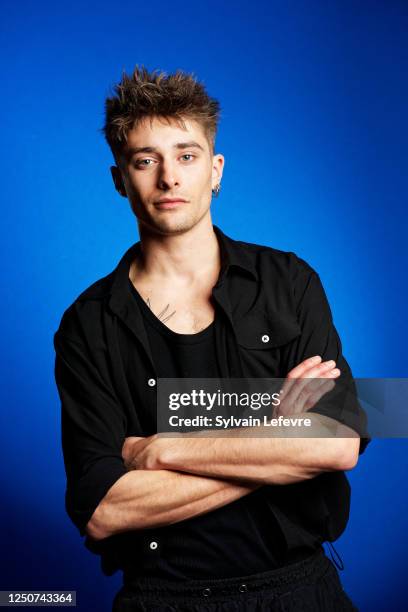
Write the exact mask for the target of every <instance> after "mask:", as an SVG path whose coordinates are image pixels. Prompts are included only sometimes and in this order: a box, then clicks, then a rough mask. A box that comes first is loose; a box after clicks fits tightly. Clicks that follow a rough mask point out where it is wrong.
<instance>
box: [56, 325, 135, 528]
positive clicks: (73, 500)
mask: <svg viewBox="0 0 408 612" xmlns="http://www.w3.org/2000/svg"><path fill="white" fill-rule="evenodd" d="M54 347H55V352H56V357H55V380H56V383H57V387H58V393H59V396H60V400H61V428H62V449H63V455H64V464H65V471H66V477H67V487H66V495H65V503H66V510H67V513H68V515H69V517H70V518H71V520H72V522H73V523H74V524H75V525H76V526H77V528H78V529H79V531H80V534H81V535H86V532H85V527H86V524H87V523H88V521H89V519H90V518H91V516H92V514H93V512H94V511H95V509H96V507H97V506H98V504H99V502H100V501H101V500H102V498H103V497H104V496H105V494H106V493H107V491H108V490H109V489H110V487H111V486H112V485H113V484H114V483H115V482H116V481H117V480H118V479H119V478H120V477H121V476H123V475H124V474H125V473H126V471H127V470H126V468H125V466H124V462H123V459H122V445H123V442H124V439H125V432H126V417H125V414H124V412H123V410H122V408H121V406H120V402H119V401H118V399H117V397H116V396H115V393H114V390H113V388H112V385H111V384H110V383H109V381H107V380H104V379H103V377H102V376H101V374H100V372H99V371H98V368H97V367H96V365H95V363H94V360H93V359H92V355H91V353H90V350H89V349H88V347H87V346H85V344H82V343H81V342H80V341H79V340H78V339H77V338H75V339H72V338H69V337H67V336H65V335H64V334H63V333H61V331H60V330H58V331H57V332H56V333H55V335H54Z"/></svg>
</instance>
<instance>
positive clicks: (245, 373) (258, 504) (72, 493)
mask: <svg viewBox="0 0 408 612" xmlns="http://www.w3.org/2000/svg"><path fill="white" fill-rule="evenodd" d="M214 231H215V233H216V236H217V239H218V241H219V245H220V249H221V260H222V267H221V272H220V275H219V278H218V281H217V283H216V285H215V286H214V287H213V290H212V297H213V300H214V302H215V304H216V307H217V316H218V317H219V318H220V321H222V323H223V324H222V325H215V326H214V329H213V332H214V340H215V348H216V351H217V363H218V374H219V375H220V376H222V377H226V378H228V377H248V378H257V377H266V378H267V377H271V378H272V377H276V378H284V377H285V376H286V374H287V373H288V372H289V371H290V370H291V369H292V368H294V367H295V366H296V365H297V364H299V363H300V362H301V361H303V360H304V359H306V358H307V357H311V356H313V355H321V357H322V359H323V360H328V359H334V360H335V361H336V363H337V367H339V368H340V370H341V372H342V374H341V376H340V379H348V378H350V379H351V377H352V376H351V372H350V368H349V366H348V364H347V362H346V360H345V359H344V357H343V355H342V347H341V342H340V339H339V336H338V334H337V331H336V329H335V327H334V325H333V321H332V315H331V311H330V307H329V305H328V302H327V299H326V296H325V293H324V290H323V287H322V285H321V282H320V279H319V276H318V275H317V274H316V272H315V271H314V270H313V269H312V268H311V267H310V266H309V265H308V264H307V263H306V262H305V261H304V260H302V259H301V258H299V257H297V256H296V255H295V254H294V253H287V252H283V251H279V250H276V249H273V248H271V247H267V246H261V245H256V244H251V243H247V242H239V241H235V240H232V239H231V238H229V237H227V236H226V235H225V234H224V233H223V232H222V231H221V230H220V229H219V228H217V227H216V226H214ZM139 250H140V243H139V242H138V243H136V244H135V245H133V246H132V247H131V248H130V249H128V251H127V252H126V253H125V254H124V256H123V257H122V259H121V260H120V262H119V264H118V266H117V267H116V269H115V270H114V271H113V272H111V273H110V274H109V275H108V276H106V277H104V278H102V279H100V280H99V281H97V282H96V283H94V284H93V285H91V286H90V287H89V288H88V289H87V290H85V291H84V292H83V293H82V294H81V295H80V296H79V297H78V298H77V299H76V300H75V301H74V302H73V304H72V305H71V306H70V307H69V308H68V309H67V310H66V311H65V313H64V315H63V317H62V320H61V323H60V326H59V329H58V331H57V332H56V334H55V336H54V346H55V350H56V363H55V376H56V382H57V385H58V390H59V394H60V398H61V409H62V444H63V453H64V462H65V469H66V475H67V489H66V508H67V512H68V514H69V516H70V518H71V520H72V521H73V522H74V524H75V525H76V526H77V527H78V529H79V531H80V533H81V535H85V526H86V524H87V522H88V521H89V519H90V518H91V516H92V514H93V512H94V510H95V509H96V507H97V505H98V504H99V502H100V501H101V500H102V498H103V497H104V496H105V494H106V493H107V491H108V490H109V488H110V487H111V486H112V485H113V484H114V483H115V482H116V481H117V480H118V478H120V477H121V476H122V475H124V474H125V473H126V468H125V466H124V464H123V460H122V455H121V449H122V446H123V442H124V439H125V437H127V436H131V435H135V436H147V435H151V434H153V433H155V427H156V420H155V415H156V385H155V382H156V380H157V378H158V377H159V373H158V371H157V369H156V365H155V360H154V356H153V354H152V349H151V346H150V343H149V336H148V333H147V331H146V327H145V324H144V318H143V315H142V312H141V310H140V308H137V307H135V306H136V304H135V296H134V292H132V287H131V286H130V284H129V267H130V264H131V262H132V260H133V259H134V257H135V255H136V253H137V252H138V251H139ZM132 293H133V295H132ZM266 338H267V341H265V339H266ZM368 441H369V440H368V439H367V438H362V439H361V442H360V453H361V452H363V450H364V449H365V446H366V444H367V443H368ZM244 500H245V501H244ZM242 505H244V506H245V512H243V513H242V516H244V514H245V513H246V514H245V519H244V518H243V519H242V522H241V523H240V524H239V529H238V533H236V537H235V538H232V539H231V541H230V546H229V549H228V550H224V549H223V550H222V551H221V550H219V551H218V553H219V556H218V558H219V559H222V558H223V555H224V558H225V555H227V556H228V555H230V558H233V557H239V556H240V555H241V554H242V553H241V552H240V551H241V550H242V541H243V539H245V538H247V534H248V532H246V531H245V529H246V528H247V525H248V524H251V529H252V530H253V531H252V533H254V532H256V531H257V530H258V533H259V538H258V543H260V544H261V545H262V547H261V548H259V547H258V549H257V550H258V554H257V555H255V557H254V559H255V564H256V563H259V561H260V562H261V565H263V564H265V565H267V566H268V568H273V567H274V566H275V565H277V566H281V565H284V564H286V563H288V562H292V561H293V560H296V558H297V557H298V556H299V555H302V554H304V551H306V550H313V549H314V548H315V547H316V546H318V545H320V544H321V543H322V542H323V541H325V540H335V539H337V538H338V537H339V535H340V534H341V533H342V532H343V530H344V529H345V526H346V524H347V520H348V515H349V507H350V486H349V483H348V481H347V478H346V476H345V474H344V472H340V471H337V472H326V473H322V474H320V475H319V476H317V477H315V478H313V479H310V480H305V481H302V482H299V483H295V484H290V485H285V486H282V485H276V486H275V485H266V486H263V487H261V488H260V489H258V490H257V491H255V492H253V493H252V494H250V495H248V496H246V497H245V498H242V501H241V500H237V501H236V502H234V503H232V504H228V505H227V506H225V507H224V508H222V509H218V510H217V511H215V512H213V513H209V514H208V517H209V516H210V515H211V514H213V515H215V518H216V513H217V512H218V513H219V514H222V513H224V514H225V516H226V517H227V518H226V521H228V514H229V513H234V512H235V508H236V507H237V506H242ZM220 511H222V512H220ZM203 516H205V515H203ZM208 517H207V519H203V518H202V517H196V518H194V519H189V520H187V521H181V522H180V523H177V524H175V525H171V526H167V527H161V528H158V529H156V528H152V529H146V530H140V531H128V532H125V533H122V534H118V535H115V536H112V537H110V538H106V539H105V540H102V541H98V542H95V541H93V540H91V539H90V538H87V539H86V545H87V547H88V548H89V549H90V550H92V551H94V552H96V553H98V554H100V555H101V559H102V568H103V571H104V572H105V573H106V574H111V573H113V572H114V571H115V570H116V569H118V568H122V569H124V570H125V571H126V572H128V573H135V572H139V573H144V574H147V575H151V574H154V573H155V574H160V571H161V569H160V568H165V569H164V571H165V572H167V573H168V572H169V571H171V572H173V575H174V576H176V575H179V576H180V577H182V575H183V572H184V571H185V568H189V569H190V571H189V575H190V576H191V577H199V576H200V575H202V574H201V572H205V571H206V570H205V566H206V564H205V563H204V567H203V566H202V561H201V559H204V558H205V557H206V555H207V554H208V555H210V556H211V555H212V556H214V551H213V550H208V542H206V541H205V538H204V539H203V540H201V539H200V536H201V535H202V533H201V532H200V529H198V531H197V530H196V531H195V535H194V530H193V531H190V535H191V534H193V536H192V537H195V539H196V540H195V541H196V544H197V545H196V548H195V549H194V550H200V541H201V542H202V549H201V554H200V556H198V557H197V554H196V553H195V552H194V557H192V556H191V555H190V556H188V550H185V549H184V548H183V546H182V543H181V542H182V540H183V538H184V537H185V535H186V534H187V530H188V528H189V527H191V525H193V527H194V522H195V521H197V524H198V525H199V524H200V519H201V520H204V521H205V520H210V521H211V518H208ZM245 521H246V522H245ZM269 523H271V524H273V525H274V529H273V530H272V531H271V532H269V531H268V530H267V528H265V525H268V524H269ZM268 538H269V539H268ZM152 542H155V543H157V546H155V547H152ZM248 544H251V543H248ZM180 552H182V554H183V555H184V557H183V558H182V559H180V558H179V553H180ZM215 555H216V556H217V551H215ZM208 558H209V557H208ZM159 559H160V561H159ZM167 561H168V563H167ZM269 563H270V564H271V565H268V564H269ZM166 564H167V565H166ZM222 565H223V564H222ZM265 565H263V569H265ZM223 567H224V565H223ZM180 568H181V569H180ZM236 570H237V571H239V572H240V573H241V575H242V571H240V570H238V568H237V565H236V564H235V565H234V566H233V568H232V569H231V575H234V574H235V575H237V574H236V573H235V572H236ZM260 571H261V570H260ZM178 572H179V573H178ZM244 573H246V574H248V573H250V572H249V570H248V566H247V565H246V569H245V572H244ZM214 575H215V574H214Z"/></svg>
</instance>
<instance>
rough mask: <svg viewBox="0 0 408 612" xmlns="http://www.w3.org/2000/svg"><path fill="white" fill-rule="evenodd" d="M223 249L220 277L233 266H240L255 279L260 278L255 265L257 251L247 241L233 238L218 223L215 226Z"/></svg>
mask: <svg viewBox="0 0 408 612" xmlns="http://www.w3.org/2000/svg"><path fill="white" fill-rule="evenodd" d="M213 228H214V232H215V234H216V236H217V238H218V243H219V245H220V249H221V272H220V279H219V280H221V277H223V276H224V274H226V273H227V272H228V270H229V268H231V267H236V268H240V269H241V270H245V271H246V272H248V273H249V274H250V275H251V276H252V277H253V278H255V280H258V278H259V277H258V272H257V269H256V265H255V258H256V256H255V253H252V252H251V251H250V250H249V249H248V247H247V246H246V245H245V243H242V242H239V241H238V240H233V239H232V238H230V237H229V236H227V235H226V234H224V232H222V231H221V230H220V228H219V227H217V226H216V225H214V226H213Z"/></svg>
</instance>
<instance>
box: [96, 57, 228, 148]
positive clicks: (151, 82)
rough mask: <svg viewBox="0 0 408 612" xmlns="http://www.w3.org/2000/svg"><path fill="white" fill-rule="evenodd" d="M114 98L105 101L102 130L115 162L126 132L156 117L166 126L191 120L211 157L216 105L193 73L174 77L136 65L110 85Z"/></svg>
mask: <svg viewBox="0 0 408 612" xmlns="http://www.w3.org/2000/svg"><path fill="white" fill-rule="evenodd" d="M113 91H114V95H113V96H112V97H108V98H106V100H105V125H104V127H103V128H102V131H103V133H104V135H105V138H106V140H107V142H108V145H109V146H110V148H111V150H112V153H113V156H114V157H115V159H116V160H117V158H118V156H119V155H120V153H121V151H122V150H123V148H124V146H125V144H126V142H127V135H128V133H129V131H130V130H131V129H132V128H134V127H137V125H138V123H139V122H140V121H141V120H143V119H144V118H146V117H150V119H151V120H152V119H153V118H154V117H160V118H163V119H164V120H166V121H168V123H170V120H172V119H173V120H176V121H177V122H178V124H179V125H181V127H182V128H184V127H185V124H184V121H183V119H190V120H191V119H194V120H196V121H197V122H198V123H199V124H200V125H201V126H202V128H203V130H204V133H205V135H206V138H207V141H208V144H209V148H210V151H211V153H212V154H214V144H215V136H216V132H217V126H218V121H219V116H220V104H219V102H218V100H216V99H215V98H211V97H210V96H209V95H208V94H207V92H206V90H205V87H204V85H203V84H202V83H199V82H197V80H196V78H195V77H194V75H193V74H191V75H190V74H187V73H185V72H183V71H181V70H177V71H176V72H175V73H174V74H169V75H167V74H166V73H165V72H163V71H161V72H159V71H158V70H153V71H152V72H149V71H148V70H147V69H146V68H145V67H144V66H136V68H135V69H134V71H133V73H132V74H130V75H129V74H126V72H123V74H122V79H121V81H120V82H119V83H118V84H117V85H115V86H114V90H113Z"/></svg>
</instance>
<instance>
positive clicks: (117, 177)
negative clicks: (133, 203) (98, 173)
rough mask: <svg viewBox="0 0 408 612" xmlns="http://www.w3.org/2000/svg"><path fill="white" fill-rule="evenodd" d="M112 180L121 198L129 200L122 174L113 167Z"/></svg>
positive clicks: (111, 169)
mask: <svg viewBox="0 0 408 612" xmlns="http://www.w3.org/2000/svg"><path fill="white" fill-rule="evenodd" d="M110 171H111V175H112V179H113V182H114V185H115V189H116V191H117V192H118V193H120V195H121V196H123V197H124V198H127V193H126V189H125V185H124V184H123V178H122V173H121V171H120V170H119V168H118V167H117V166H111V168H110Z"/></svg>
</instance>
